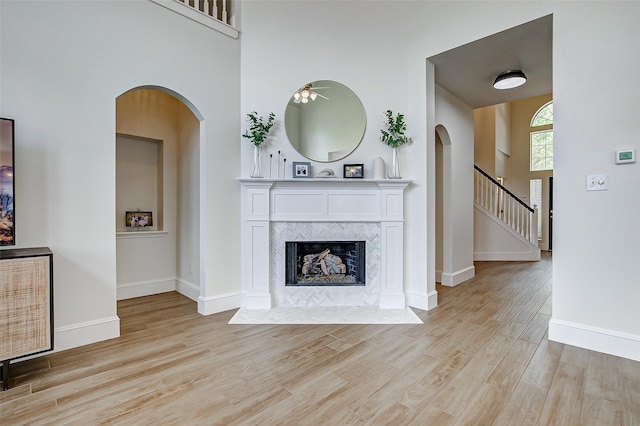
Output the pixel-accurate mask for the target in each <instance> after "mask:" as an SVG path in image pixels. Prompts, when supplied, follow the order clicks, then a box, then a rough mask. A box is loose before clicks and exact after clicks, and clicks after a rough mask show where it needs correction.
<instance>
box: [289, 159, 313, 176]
mask: <svg viewBox="0 0 640 426" xmlns="http://www.w3.org/2000/svg"><path fill="white" fill-rule="evenodd" d="M291 177H293V178H309V177H311V163H310V162H308V161H306V162H305V161H294V162H293V163H292V169H291Z"/></svg>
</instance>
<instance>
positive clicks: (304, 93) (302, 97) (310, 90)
mask: <svg viewBox="0 0 640 426" xmlns="http://www.w3.org/2000/svg"><path fill="white" fill-rule="evenodd" d="M320 89H330V87H313V86H311V84H305V85H304V86H302V87H301V88H299V89H298V90H297V91H296V92H295V93H294V94H293V102H294V103H296V104H299V103H303V104H306V103H308V102H309V100H312V101H315V100H316V98H317V97H318V96H320V97H321V98H323V99H326V100H329V98H327V97H326V96H323V95H321V94H320V93H317V92H316V90H320Z"/></svg>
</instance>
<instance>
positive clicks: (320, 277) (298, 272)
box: [285, 241, 366, 286]
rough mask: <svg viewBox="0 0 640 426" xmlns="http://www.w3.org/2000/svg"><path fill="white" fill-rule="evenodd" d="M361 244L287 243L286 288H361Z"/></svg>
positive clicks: (363, 266)
mask: <svg viewBox="0 0 640 426" xmlns="http://www.w3.org/2000/svg"><path fill="white" fill-rule="evenodd" d="M365 254H366V245H365V241H287V242H286V243H285V257H286V264H285V278H286V282H285V285H286V286H364V285H365V282H366V280H365V276H366V255H365Z"/></svg>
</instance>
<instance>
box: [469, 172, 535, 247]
mask: <svg viewBox="0 0 640 426" xmlns="http://www.w3.org/2000/svg"><path fill="white" fill-rule="evenodd" d="M473 167H474V169H475V170H474V201H475V202H476V203H478V204H479V205H481V206H482V207H483V208H485V209H486V210H488V211H489V212H490V213H492V214H494V215H495V216H496V217H498V218H500V220H501V221H502V222H503V223H505V224H506V225H507V226H509V227H510V228H511V229H513V230H514V231H515V232H517V233H518V234H520V235H521V236H522V237H523V238H524V239H526V240H528V241H530V242H531V243H533V244H535V245H536V246H537V245H538V207H537V206H536V205H535V204H534V205H533V207H530V206H528V205H527V204H526V203H525V202H524V201H522V200H521V199H519V198H518V197H516V196H515V195H513V194H512V193H511V192H510V191H509V190H508V189H507V188H505V187H504V186H502V185H500V183H498V182H497V181H496V180H495V179H493V178H492V177H491V176H489V175H488V174H487V173H485V172H484V171H483V170H482V169H480V168H479V167H478V166H473Z"/></svg>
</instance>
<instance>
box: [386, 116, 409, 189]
mask: <svg viewBox="0 0 640 426" xmlns="http://www.w3.org/2000/svg"><path fill="white" fill-rule="evenodd" d="M384 114H385V116H386V117H387V120H386V121H385V126H384V129H382V130H380V133H382V135H381V136H380V140H382V142H384V143H385V144H387V145H389V146H390V147H391V149H392V157H391V164H390V165H389V171H388V174H387V176H388V177H389V179H400V178H402V174H401V173H400V162H399V161H398V148H399V147H401V146H402V145H404V144H408V143H411V141H412V140H411V138H410V137H408V136H407V135H405V131H406V130H407V124H406V123H405V122H404V115H403V114H400V113H397V114H396V115H395V116H394V115H393V111H391V110H390V109H388V110H387V111H386V112H385V113H384Z"/></svg>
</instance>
